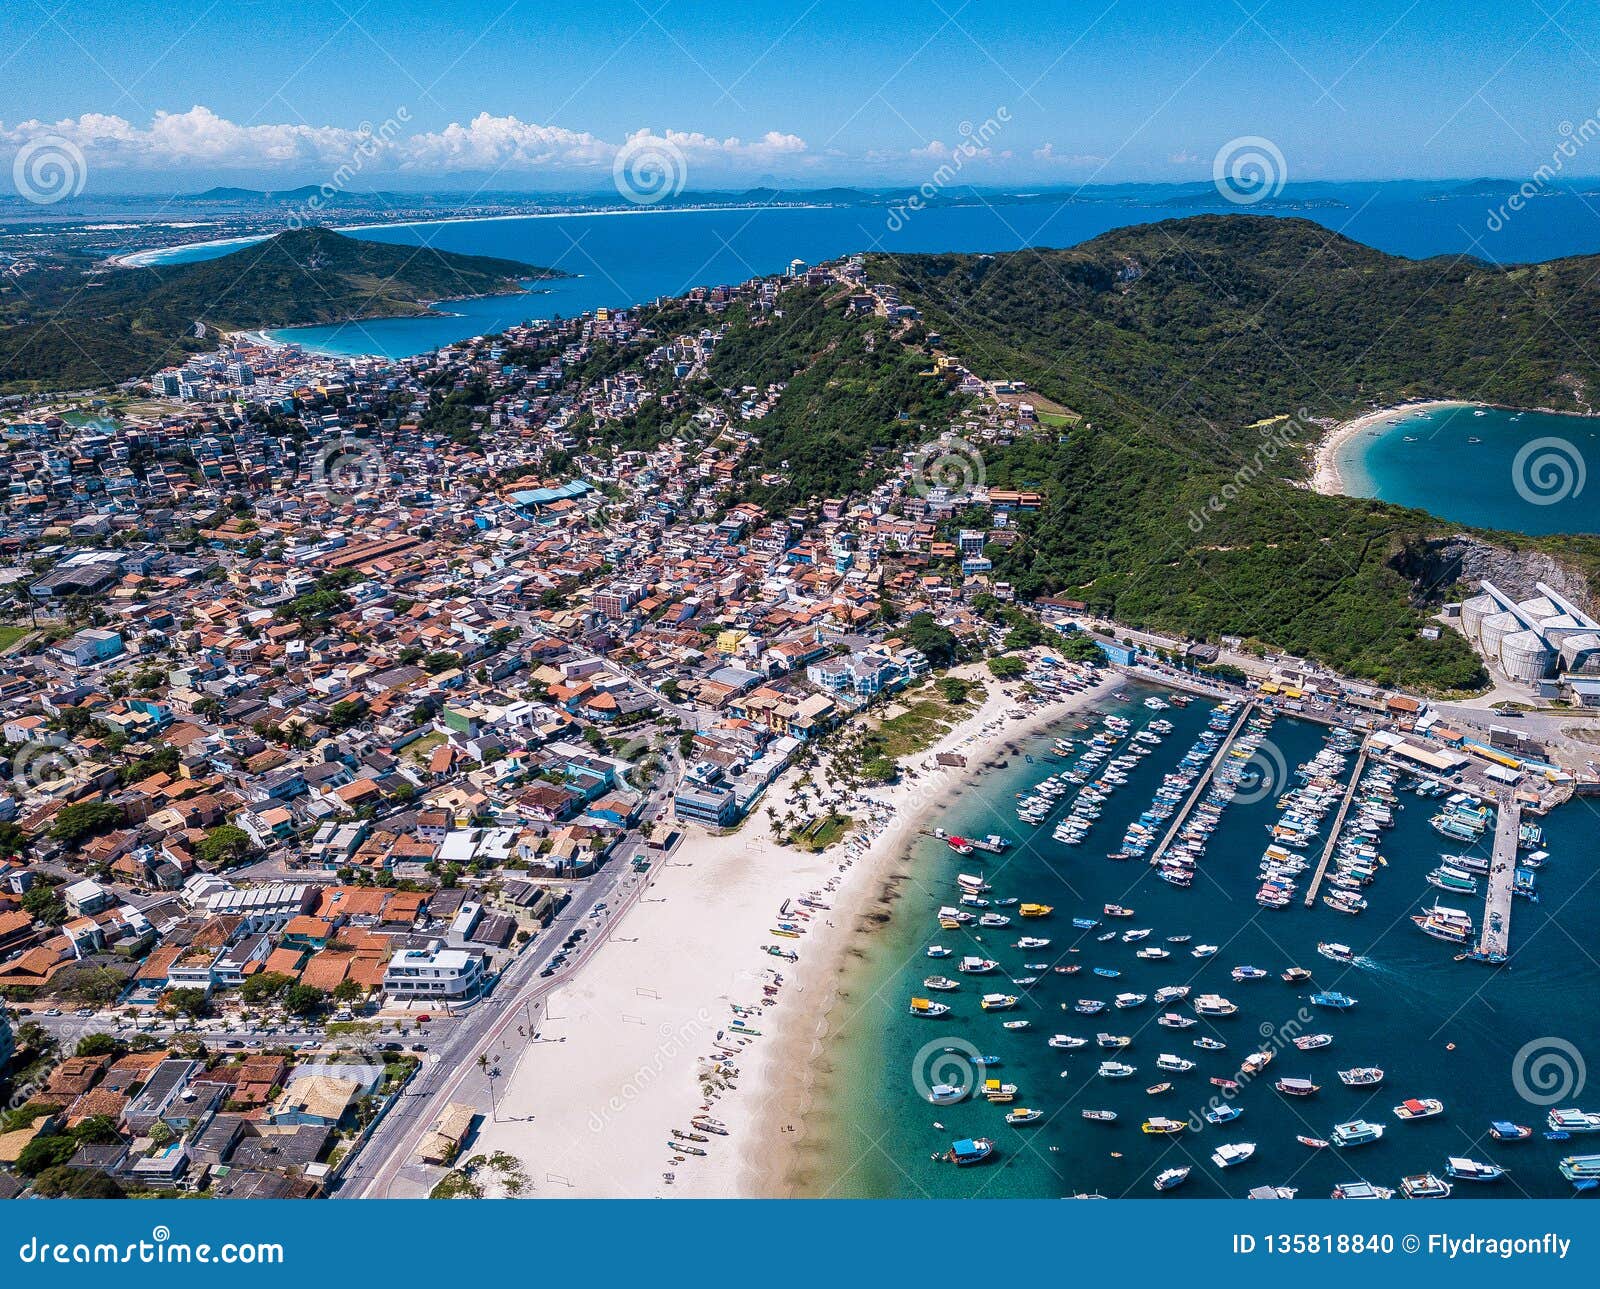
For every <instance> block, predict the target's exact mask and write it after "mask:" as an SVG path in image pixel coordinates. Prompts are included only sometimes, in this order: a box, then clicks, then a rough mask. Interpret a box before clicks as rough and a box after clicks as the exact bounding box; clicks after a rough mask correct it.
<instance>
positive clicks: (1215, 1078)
mask: <svg viewBox="0 0 1600 1289" xmlns="http://www.w3.org/2000/svg"><path fill="white" fill-rule="evenodd" d="M1211 1086H1212V1087H1214V1088H1221V1089H1222V1090H1223V1091H1224V1092H1237V1091H1238V1090H1239V1085H1238V1083H1236V1082H1235V1081H1234V1080H1233V1079H1229V1078H1225V1077H1223V1076H1222V1075H1220V1074H1213V1075H1212V1076H1211Z"/></svg>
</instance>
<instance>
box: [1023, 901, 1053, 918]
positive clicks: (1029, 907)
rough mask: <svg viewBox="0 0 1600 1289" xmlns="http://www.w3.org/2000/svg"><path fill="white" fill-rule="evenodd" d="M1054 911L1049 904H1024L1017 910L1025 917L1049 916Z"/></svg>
mask: <svg viewBox="0 0 1600 1289" xmlns="http://www.w3.org/2000/svg"><path fill="white" fill-rule="evenodd" d="M1054 911H1055V910H1054V908H1053V907H1052V906H1051V905H1049V904H1024V905H1021V906H1020V907H1019V908H1018V909H1017V912H1018V913H1020V914H1021V915H1022V916H1023V917H1025V918H1047V917H1049V916H1050V914H1051V913H1053V912H1054Z"/></svg>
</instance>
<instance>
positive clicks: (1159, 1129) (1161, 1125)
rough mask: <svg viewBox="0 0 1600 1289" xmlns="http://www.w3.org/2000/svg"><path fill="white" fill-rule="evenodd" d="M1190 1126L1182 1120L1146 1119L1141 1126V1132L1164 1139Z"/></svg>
mask: <svg viewBox="0 0 1600 1289" xmlns="http://www.w3.org/2000/svg"><path fill="white" fill-rule="evenodd" d="M1188 1126H1189V1125H1188V1124H1187V1123H1185V1122H1184V1121H1183V1120H1182V1119H1160V1118H1156V1119H1146V1120H1145V1121H1144V1123H1143V1124H1142V1125H1140V1128H1139V1131H1140V1132H1147V1133H1149V1134H1150V1135H1151V1136H1152V1137H1163V1136H1170V1135H1171V1134H1173V1133H1177V1132H1182V1131H1183V1130H1184V1129H1185V1128H1187V1127H1188Z"/></svg>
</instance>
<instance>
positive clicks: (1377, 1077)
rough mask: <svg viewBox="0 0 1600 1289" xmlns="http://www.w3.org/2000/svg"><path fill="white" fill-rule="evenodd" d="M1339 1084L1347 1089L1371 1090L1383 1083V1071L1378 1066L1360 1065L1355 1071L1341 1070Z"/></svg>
mask: <svg viewBox="0 0 1600 1289" xmlns="http://www.w3.org/2000/svg"><path fill="white" fill-rule="evenodd" d="M1339 1082H1341V1083H1343V1084H1344V1085H1345V1087H1347V1088H1370V1087H1374V1086H1376V1085H1377V1084H1379V1083H1382V1082H1383V1071H1382V1070H1381V1069H1379V1068H1378V1067H1377V1066H1376V1065H1358V1066H1356V1068H1355V1069H1353V1070H1340V1071H1339Z"/></svg>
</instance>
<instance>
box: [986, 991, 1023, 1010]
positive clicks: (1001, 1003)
mask: <svg viewBox="0 0 1600 1289" xmlns="http://www.w3.org/2000/svg"><path fill="white" fill-rule="evenodd" d="M1016 1005H1017V996H1016V995H1015V994H985V995H984V996H983V998H982V1000H981V1001H980V1002H979V1003H978V1006H979V1007H981V1008H983V1010H984V1011H986V1012H1003V1011H1010V1010H1011V1008H1013V1007H1015V1006H1016Z"/></svg>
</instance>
